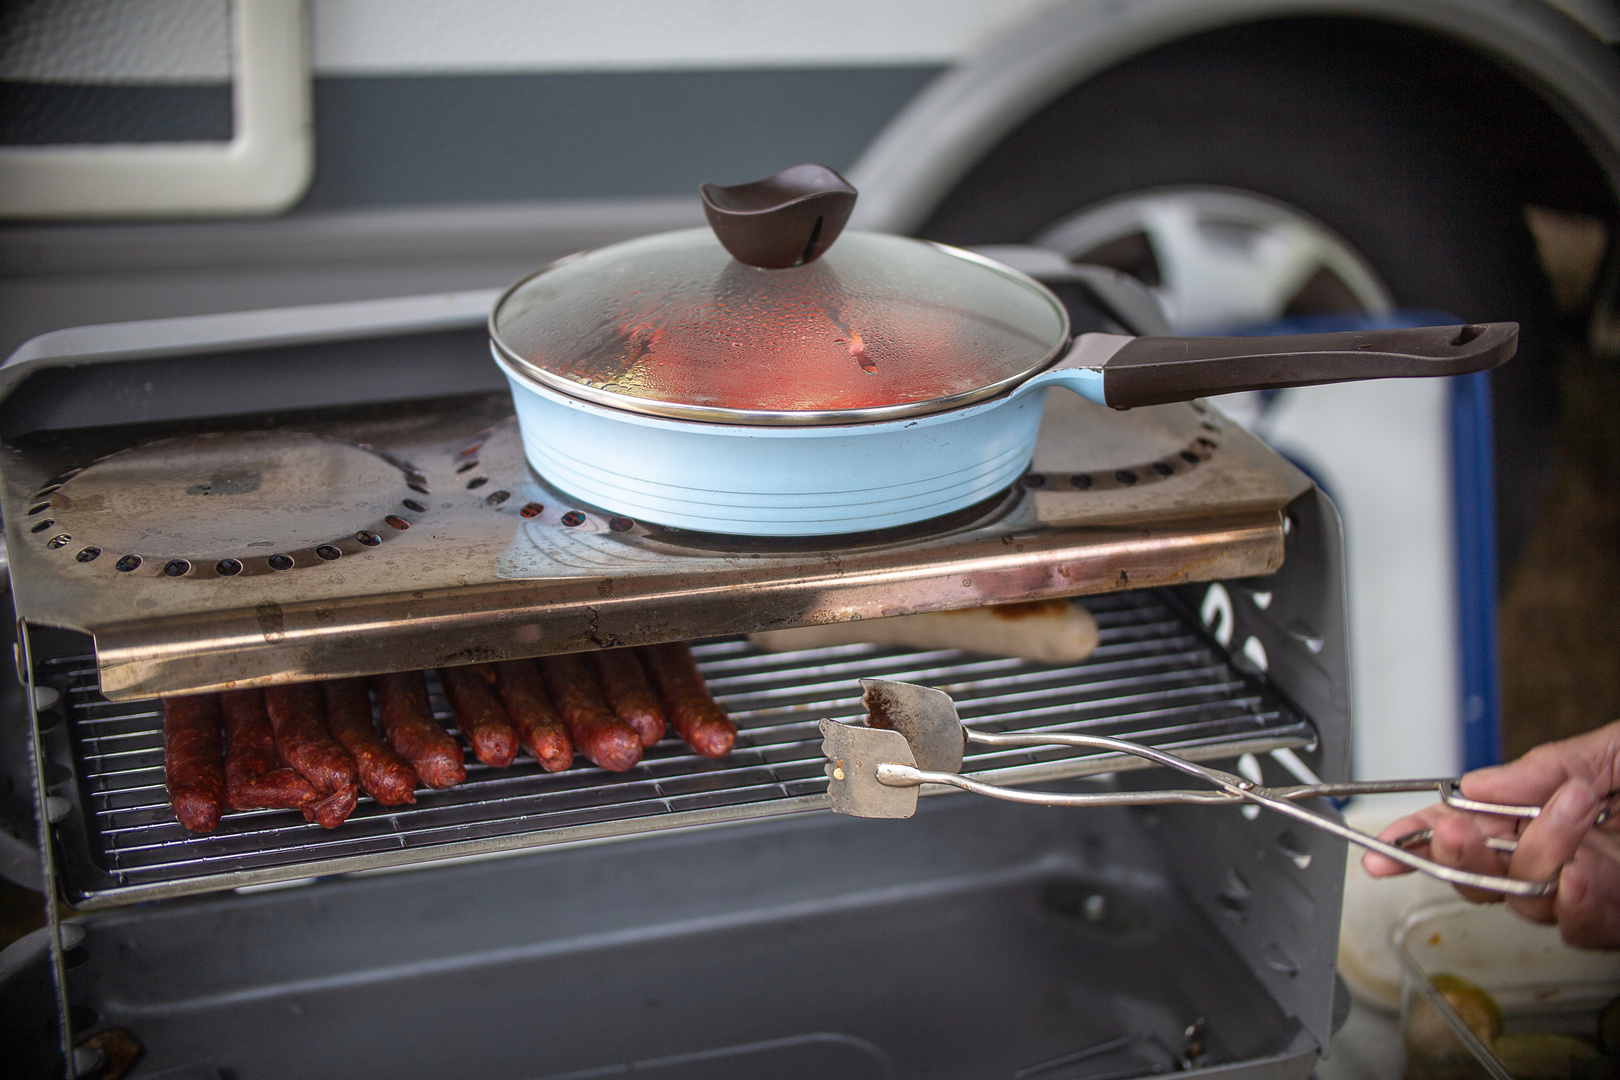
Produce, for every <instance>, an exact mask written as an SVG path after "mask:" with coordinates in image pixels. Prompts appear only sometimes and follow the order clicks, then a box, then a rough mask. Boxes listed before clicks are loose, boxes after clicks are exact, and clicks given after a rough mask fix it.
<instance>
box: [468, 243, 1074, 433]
mask: <svg viewBox="0 0 1620 1080" xmlns="http://www.w3.org/2000/svg"><path fill="white" fill-rule="evenodd" d="M922 242H923V243H926V244H928V246H929V247H932V248H935V249H937V250H939V251H941V252H944V253H945V254H947V255H950V256H952V257H954V258H958V259H962V260H963V261H965V262H970V263H974V264H977V265H979V266H981V267H983V268H985V269H986V270H988V271H991V272H993V273H996V274H999V275H1000V276H1002V277H1004V278H1006V279H1008V280H1010V281H1015V282H1017V283H1018V284H1020V285H1023V286H1024V287H1025V288H1027V289H1029V290H1030V291H1031V292H1034V293H1035V294H1036V295H1038V296H1039V297H1040V298H1041V299H1043V300H1045V301H1046V302H1047V303H1048V304H1049V305H1050V306H1051V308H1052V310H1053V312H1054V313H1055V314H1056V315H1057V317H1058V320H1059V323H1060V330H1059V333H1058V334H1056V335H1055V336H1054V341H1053V344H1052V347H1051V349H1049V350H1048V351H1047V353H1046V354H1045V355H1044V356H1042V357H1041V359H1040V360H1039V361H1037V362H1036V363H1034V364H1031V365H1030V366H1029V367H1028V368H1026V369H1025V370H1023V371H1020V372H1016V373H1014V374H1012V375H1009V376H1007V377H1006V378H1004V379H999V380H997V381H995V382H991V383H986V384H985V385H983V386H980V387H977V388H975V389H973V390H967V391H964V392H962V393H960V394H952V395H949V396H947V397H938V398H929V399H928V400H926V401H908V402H903V403H901V404H897V405H880V406H868V407H865V408H860V409H821V410H805V411H779V410H771V409H730V408H724V407H721V406H707V405H692V404H688V403H685V402H678V401H659V400H655V399H652V398H638V397H631V396H629V395H628V394H621V393H618V392H616V391H613V390H604V389H601V388H599V387H595V386H589V385H587V384H585V383H580V382H575V381H574V380H572V379H567V378H564V377H563V376H561V375H557V374H555V373H554V372H550V371H546V370H544V369H543V368H541V367H539V366H537V365H535V364H532V363H530V362H529V361H527V360H525V359H524V358H523V357H521V356H519V355H517V354H516V353H515V352H513V351H512V350H511V349H509V348H508V347H507V345H506V343H505V342H504V341H502V340H501V337H500V334H499V332H498V331H497V330H496V328H495V318H496V316H497V315H498V314H499V313H500V310H501V308H502V307H503V306H504V305H505V303H506V301H507V299H508V298H509V297H510V296H511V295H512V294H513V293H515V292H516V291H517V290H519V289H521V288H522V287H523V286H525V285H527V284H528V283H529V282H531V281H533V280H534V279H535V278H538V277H540V276H542V275H544V274H547V273H549V272H551V271H552V270H554V269H556V268H557V267H558V266H561V265H563V264H564V263H567V262H570V261H572V260H573V259H575V258H578V255H570V256H567V257H566V258H563V259H558V260H557V261H555V262H552V263H549V264H547V265H546V266H543V267H541V268H540V269H539V270H536V271H535V272H534V273H532V274H527V275H525V276H524V277H522V278H520V279H518V280H517V281H515V282H513V283H512V285H511V286H509V287H508V288H507V289H506V290H505V291H504V292H502V293H501V295H500V296H499V298H497V299H496V301H495V304H494V306H492V307H491V308H490V312H489V319H488V326H489V340H490V347H491V348H492V349H493V350H494V351H495V354H496V356H497V357H498V358H499V359H500V360H502V361H504V362H505V363H506V364H507V365H508V366H509V367H510V368H511V369H512V370H513V371H514V372H516V373H517V374H518V375H520V376H521V377H522V378H524V379H525V380H527V381H529V382H533V383H539V384H541V385H543V386H546V387H549V388H550V389H552V390H555V391H557V392H558V393H560V394H563V395H565V396H567V397H571V398H575V399H578V400H580V401H588V402H590V403H591V404H593V405H601V406H604V407H606V408H609V409H613V410H615V411H617V412H621V413H631V414H640V415H643V416H659V417H663V418H665V419H670V420H690V421H699V422H702V423H708V424H730V425H738V426H743V427H797V428H804V427H830V426H844V427H848V426H854V425H858V424H871V423H879V422H882V421H886V420H901V419H905V418H907V417H913V416H928V415H931V414H934V413H941V412H949V411H950V410H952V409H956V408H960V407H962V406H964V405H971V404H973V403H975V402H979V401H985V400H987V399H989V398H993V397H999V396H1001V395H1002V394H1004V393H1006V392H1007V391H1009V390H1011V389H1013V388H1015V387H1017V386H1019V385H1021V384H1023V383H1024V382H1027V381H1028V380H1029V379H1031V378H1033V377H1034V376H1036V375H1039V374H1040V373H1041V372H1043V371H1045V370H1046V369H1047V368H1049V367H1051V366H1052V365H1053V364H1054V363H1056V362H1057V360H1058V358H1059V357H1061V356H1063V355H1064V353H1065V352H1067V350H1068V348H1069V345H1070V340H1069V332H1070V324H1069V312H1068V310H1067V309H1066V308H1065V307H1064V306H1063V302H1062V301H1060V300H1059V299H1058V298H1057V297H1056V296H1055V295H1053V293H1052V291H1051V290H1050V289H1048V288H1047V287H1046V286H1045V285H1042V284H1041V283H1040V282H1038V281H1036V280H1035V279H1034V278H1032V277H1030V276H1029V275H1027V274H1023V273H1020V272H1019V271H1017V270H1014V269H1013V268H1012V267H1010V266H1005V265H1003V264H1001V263H999V262H996V261H995V260H994V259H989V258H986V257H985V256H983V255H979V254H976V253H974V252H971V251H964V250H962V249H961V248H955V247H951V246H950V245H948V244H938V243H934V242H933V241H922Z"/></svg>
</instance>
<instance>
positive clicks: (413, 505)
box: [402, 499, 427, 514]
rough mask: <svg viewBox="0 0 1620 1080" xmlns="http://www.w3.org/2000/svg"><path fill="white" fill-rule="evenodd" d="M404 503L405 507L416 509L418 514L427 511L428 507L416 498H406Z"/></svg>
mask: <svg viewBox="0 0 1620 1080" xmlns="http://www.w3.org/2000/svg"><path fill="white" fill-rule="evenodd" d="M402 505H403V506H404V507H405V509H407V510H415V511H416V512H417V513H418V514H421V513H426V512H427V507H425V506H423V505H422V504H421V503H419V502H417V501H416V500H415V499H406V500H405V501H404V503H403V504H402Z"/></svg>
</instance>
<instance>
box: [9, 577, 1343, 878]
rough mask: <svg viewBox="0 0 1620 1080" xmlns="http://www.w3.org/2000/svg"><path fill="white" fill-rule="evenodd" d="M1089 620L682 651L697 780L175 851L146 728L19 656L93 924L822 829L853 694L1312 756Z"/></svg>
mask: <svg viewBox="0 0 1620 1080" xmlns="http://www.w3.org/2000/svg"><path fill="white" fill-rule="evenodd" d="M1087 606H1088V607H1089V608H1090V609H1091V610H1092V612H1093V613H1094V614H1095V615H1096V618H1097V621H1098V625H1099V629H1100V634H1101V644H1100V646H1099V648H1098V649H1097V651H1096V653H1095V654H1094V655H1093V656H1092V657H1091V658H1090V659H1088V660H1087V661H1085V662H1084V663H1081V664H1078V665H1074V666H1068V667H1059V666H1051V665H1041V664H1032V663H1028V662H1025V661H1018V660H1006V659H991V658H986V657H980V656H973V655H969V654H964V653H960V652H954V651H928V652H922V651H911V650H901V649H894V648H887V647H878V646H868V645H851V646H842V647H837V648H828V649H817V650H806V651H803V652H796V653H779V654H771V653H763V652H760V651H759V650H757V649H755V648H754V647H753V646H751V645H750V644H749V643H748V642H747V641H746V640H745V639H741V638H730V639H724V640H718V641H711V642H708V643H705V644H700V645H698V646H696V647H695V652H696V654H697V656H698V659H699V662H700V664H701V665H702V667H703V670H704V674H705V675H706V676H707V678H708V680H709V685H710V687H711V688H712V689H713V690H714V692H715V694H716V696H717V697H718V698H719V699H720V700H721V702H722V703H724V704H725V706H726V707H727V709H728V710H729V711H730V712H731V715H732V716H733V718H734V719H735V720H736V721H737V725H738V728H739V737H738V742H737V749H736V751H735V752H734V753H733V754H731V755H730V756H729V757H727V758H725V759H723V760H720V761H707V760H704V759H701V758H698V757H695V756H693V755H691V754H690V753H688V752H686V750H685V747H684V746H682V745H681V744H680V743H679V742H677V741H673V740H666V741H665V742H663V743H661V744H660V745H659V746H658V747H656V748H655V749H653V750H652V751H650V752H649V753H648V755H647V757H646V759H645V760H644V761H643V762H642V764H641V765H639V766H637V767H636V768H635V769H633V770H631V771H630V772H628V773H623V774H618V775H615V774H610V773H606V772H603V771H602V770H600V769H596V768H591V767H575V768H573V769H570V770H568V771H566V772H563V773H557V774H547V773H544V772H542V771H541V770H540V768H539V766H538V765H537V764H535V763H534V762H533V761H532V760H530V759H528V758H527V757H524V758H521V759H520V760H519V763H518V764H517V765H515V766H513V767H512V768H509V769H500V770H497V769H490V768H488V767H486V766H482V765H480V764H478V763H477V762H476V761H470V762H469V767H468V771H467V782H466V783H465V784H463V785H461V786H459V787H456V788H452V789H449V790H445V791H419V792H418V793H417V797H418V802H417V803H416V805H415V806H409V807H396V808H388V807H383V806H379V805H377V804H376V803H373V802H372V801H371V800H369V799H365V798H362V800H361V803H360V807H359V809H358V810H357V811H356V812H355V814H354V816H353V817H351V818H350V819H349V820H348V821H347V822H345V823H344V824H343V825H342V826H340V827H339V828H337V829H334V830H331V831H327V830H324V829H322V828H320V827H319V826H317V825H312V824H309V823H306V822H305V821H303V819H302V818H301V817H300V816H299V815H298V814H297V813H295V812H292V811H249V812H239V813H231V814H227V815H226V816H225V819H224V820H223V821H222V822H221V824H220V826H219V828H218V829H217V830H216V831H215V832H214V833H211V834H209V835H206V836H202V835H195V834H191V833H188V832H186V831H185V830H184V829H182V828H181V827H180V825H179V824H178V823H177V822H176V821H175V820H174V815H173V813H172V812H171V811H170V808H169V804H168V800H167V796H166V794H165V791H164V787H163V767H162V763H163V752H162V718H161V713H160V711H159V710H157V709H156V708H154V707H153V706H152V704H150V703H130V702H110V701H108V700H107V699H106V698H105V697H103V696H102V695H101V694H100V693H99V692H98V691H97V689H96V668H95V666H94V664H93V662H92V659H91V657H90V656H88V655H86V654H84V653H82V652H79V653H77V654H73V655H67V654H64V655H57V656H49V657H38V656H36V659H35V662H34V676H35V682H36V685H39V686H50V687H54V688H56V689H58V690H59V691H60V692H61V693H62V696H63V700H64V705H65V710H64V711H65V715H66V723H65V724H57V725H55V726H54V727H50V728H47V729H46V730H45V731H44V732H42V737H43V739H44V742H45V744H46V756H47V760H48V761H52V762H63V761H71V762H72V765H71V773H72V775H71V776H66V775H58V776H57V777H56V780H57V783H56V784H54V785H53V790H56V791H58V792H60V793H62V794H65V795H70V797H71V801H72V803H73V806H72V809H71V810H70V811H69V812H68V814H67V815H66V816H65V817H64V818H63V819H62V820H61V821H59V822H58V824H57V828H58V832H59V835H60V837H61V843H62V852H63V858H62V868H61V871H62V879H63V882H64V887H65V890H66V892H67V894H68V895H69V897H70V898H71V899H72V900H73V901H74V902H76V903H78V904H79V905H80V906H83V907H102V906H107V905H111V904H116V903H124V902H129V901H134V900H143V899H151V898H157V897H164V896H175V895H181V894H185V893H192V892H202V891H207V890H214V889H222V888H229V887H233V886H242V885H250V884H257V883H268V882H275V881H283V880H288V879H295V878H302V877H308V876H314V875H325V874H332V873H342V872H348V871H355V870H362V869H368V868H378V867H388V866H401V865H405V864H410V863H419V862H424V861H427V860H435V859H443V858H447V857H452V856H463V855H473V854H480V853H488V852H497V851H509V850H515V849H521V848H532V847H540V846H544V845H551V844H559V843H565V842H569V841H578V840H587V839H597V838H604V837H611V836H623V835H630V834H635V833H643V832H649V831H653V830H660V829H671V828H678V827H682V826H690V825H704V824H715V823H719V822H728V821H740V820H744V819H749V818H757V817H765V816H769V815H777V814H788V813H796V812H802V811H808V810H816V809H821V808H823V807H825V806H826V804H827V803H826V788H827V780H826V776H825V774H824V772H823V766H824V763H825V759H824V758H823V757H822V756H821V753H820V744H821V736H820V734H819V732H818V731H817V728H816V724H817V721H818V720H820V719H821V718H822V717H832V718H835V719H851V718H854V717H856V716H859V715H861V712H862V708H861V702H860V688H859V687H858V685H857V683H856V680H857V679H859V678H862V677H876V678H887V679H902V680H906V681H911V682H920V683H925V684H930V685H937V686H939V687H941V688H942V689H945V690H946V691H947V692H949V693H950V694H951V695H952V696H953V697H954V698H955V699H956V701H957V703H958V705H959V707H960V709H961V713H962V716H963V718H964V720H967V721H968V722H969V723H974V722H977V721H981V720H985V721H988V722H989V723H988V726H989V727H990V728H991V729H994V730H1003V731H1029V730H1053V731H1088V732H1095V733H1099V734H1107V735H1117V736H1121V737H1125V738H1131V739H1137V740H1141V741H1144V742H1147V743H1150V744H1152V745H1155V746H1163V747H1168V748H1175V749H1177V750H1178V751H1179V752H1182V753H1185V754H1187V755H1188V756H1190V757H1196V758H1226V757H1232V756H1235V755H1237V754H1239V753H1243V752H1260V751H1264V750H1270V749H1277V748H1280V747H1301V746H1306V745H1309V744H1311V743H1312V742H1314V738H1315V736H1314V732H1313V730H1312V728H1311V727H1310V725H1309V724H1308V723H1307V722H1306V721H1305V720H1303V719H1302V718H1301V717H1300V716H1299V715H1298V714H1297V713H1295V712H1294V711H1292V710H1291V709H1290V708H1288V707H1287V706H1286V705H1285V704H1284V703H1282V702H1281V701H1280V700H1279V699H1278V698H1277V697H1276V695H1275V694H1274V693H1272V692H1271V691H1270V690H1269V688H1268V687H1267V686H1266V685H1265V684H1264V683H1262V682H1261V681H1259V680H1258V679H1257V678H1255V677H1253V676H1250V675H1246V674H1244V673H1242V672H1240V671H1238V670H1236V669H1234V668H1233V667H1232V666H1231V665H1230V664H1229V663H1228V662H1227V661H1226V659H1225V656H1224V654H1223V653H1222V652H1221V650H1219V649H1218V648H1217V647H1215V646H1214V645H1213V644H1211V643H1210V642H1209V641H1208V639H1207V638H1206V637H1205V636H1204V633H1203V631H1202V630H1201V629H1199V628H1198V626H1197V623H1196V620H1194V619H1193V618H1191V617H1190V616H1189V615H1187V614H1186V613H1184V612H1182V611H1181V610H1180V609H1179V607H1178V606H1177V604H1176V602H1175V601H1173V600H1171V599H1169V598H1168V597H1167V596H1164V595H1161V594H1159V593H1156V592H1134V593H1124V594H1118V595H1113V596H1106V597H1099V598H1095V599H1093V600H1090V601H1088V602H1087ZM55 636H56V637H57V638H58V639H59V640H60V642H61V644H62V645H63V646H64V647H71V646H72V645H73V644H75V643H77V644H79V645H80V646H81V647H82V644H83V638H82V637H79V636H77V635H66V634H62V635H55ZM45 640H46V639H45V638H44V637H41V639H40V642H41V643H44V642H45ZM429 681H430V685H431V686H432V688H433V691H434V696H433V701H434V705H435V708H436V710H437V712H438V715H439V717H440V719H441V720H443V721H445V722H446V724H447V726H453V725H452V724H451V721H450V717H449V713H448V710H447V709H446V708H445V706H444V702H443V698H442V695H440V694H439V693H438V688H437V684H436V683H435V682H434V681H433V677H432V675H431V673H430V674H429ZM1136 764H1138V762H1137V760H1136V759H1129V758H1126V759H1121V758H1118V757H1102V756H1096V755H1090V754H1085V753H1077V752H1073V751H1067V750H1051V749H1045V750H1039V751H1035V752H1029V751H1023V750H1018V751H1007V750H998V751H988V752H982V753H973V754H970V755H969V758H968V761H967V764H966V765H965V766H964V769H963V771H964V772H968V773H971V774H972V775H975V776H981V777H986V778H995V779H997V780H1000V781H1002V782H1007V781H1031V782H1032V781H1037V780H1052V779H1058V778H1063V777H1077V776H1084V775H1088V774H1095V773H1100V772H1107V771H1115V770H1119V769H1124V768H1130V767H1133V766H1134V765H1136ZM51 768H55V769H60V768H62V766H60V765H53V766H51Z"/></svg>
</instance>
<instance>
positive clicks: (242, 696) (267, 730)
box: [219, 690, 320, 821]
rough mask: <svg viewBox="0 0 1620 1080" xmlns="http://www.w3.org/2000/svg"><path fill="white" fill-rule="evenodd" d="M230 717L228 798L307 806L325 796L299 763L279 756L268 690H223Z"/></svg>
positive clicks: (237, 804) (241, 803) (235, 803)
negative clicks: (295, 764) (268, 708)
mask: <svg viewBox="0 0 1620 1080" xmlns="http://www.w3.org/2000/svg"><path fill="white" fill-rule="evenodd" d="M219 711H220V714H221V715H222V716H223V717H224V720H225V804H226V805H227V806H229V807H230V808H231V809H232V810H304V811H306V813H305V816H306V817H307V818H308V819H309V820H310V821H314V820H315V817H314V814H313V812H312V811H309V807H310V806H312V805H313V804H314V803H316V802H318V801H319V800H320V796H319V795H317V794H315V789H314V788H313V787H311V786H310V783H309V781H308V780H305V779H304V778H303V776H302V775H301V774H300V773H299V772H298V770H297V769H290V768H287V767H286V766H284V765H281V764H280V763H279V762H277V761H276V733H275V729H274V728H272V727H271V726H270V716H269V714H267V713H266V712H265V711H264V692H263V691H260V690H227V691H226V692H225V693H223V694H221V695H219Z"/></svg>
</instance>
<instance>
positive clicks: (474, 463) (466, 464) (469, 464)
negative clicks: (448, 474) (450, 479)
mask: <svg viewBox="0 0 1620 1080" xmlns="http://www.w3.org/2000/svg"><path fill="white" fill-rule="evenodd" d="M476 468H478V459H477V458H473V459H472V460H471V461H463V462H462V463H461V464H460V465H457V466H456V473H457V475H460V474H461V473H464V472H471V471H472V470H474V469H476Z"/></svg>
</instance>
